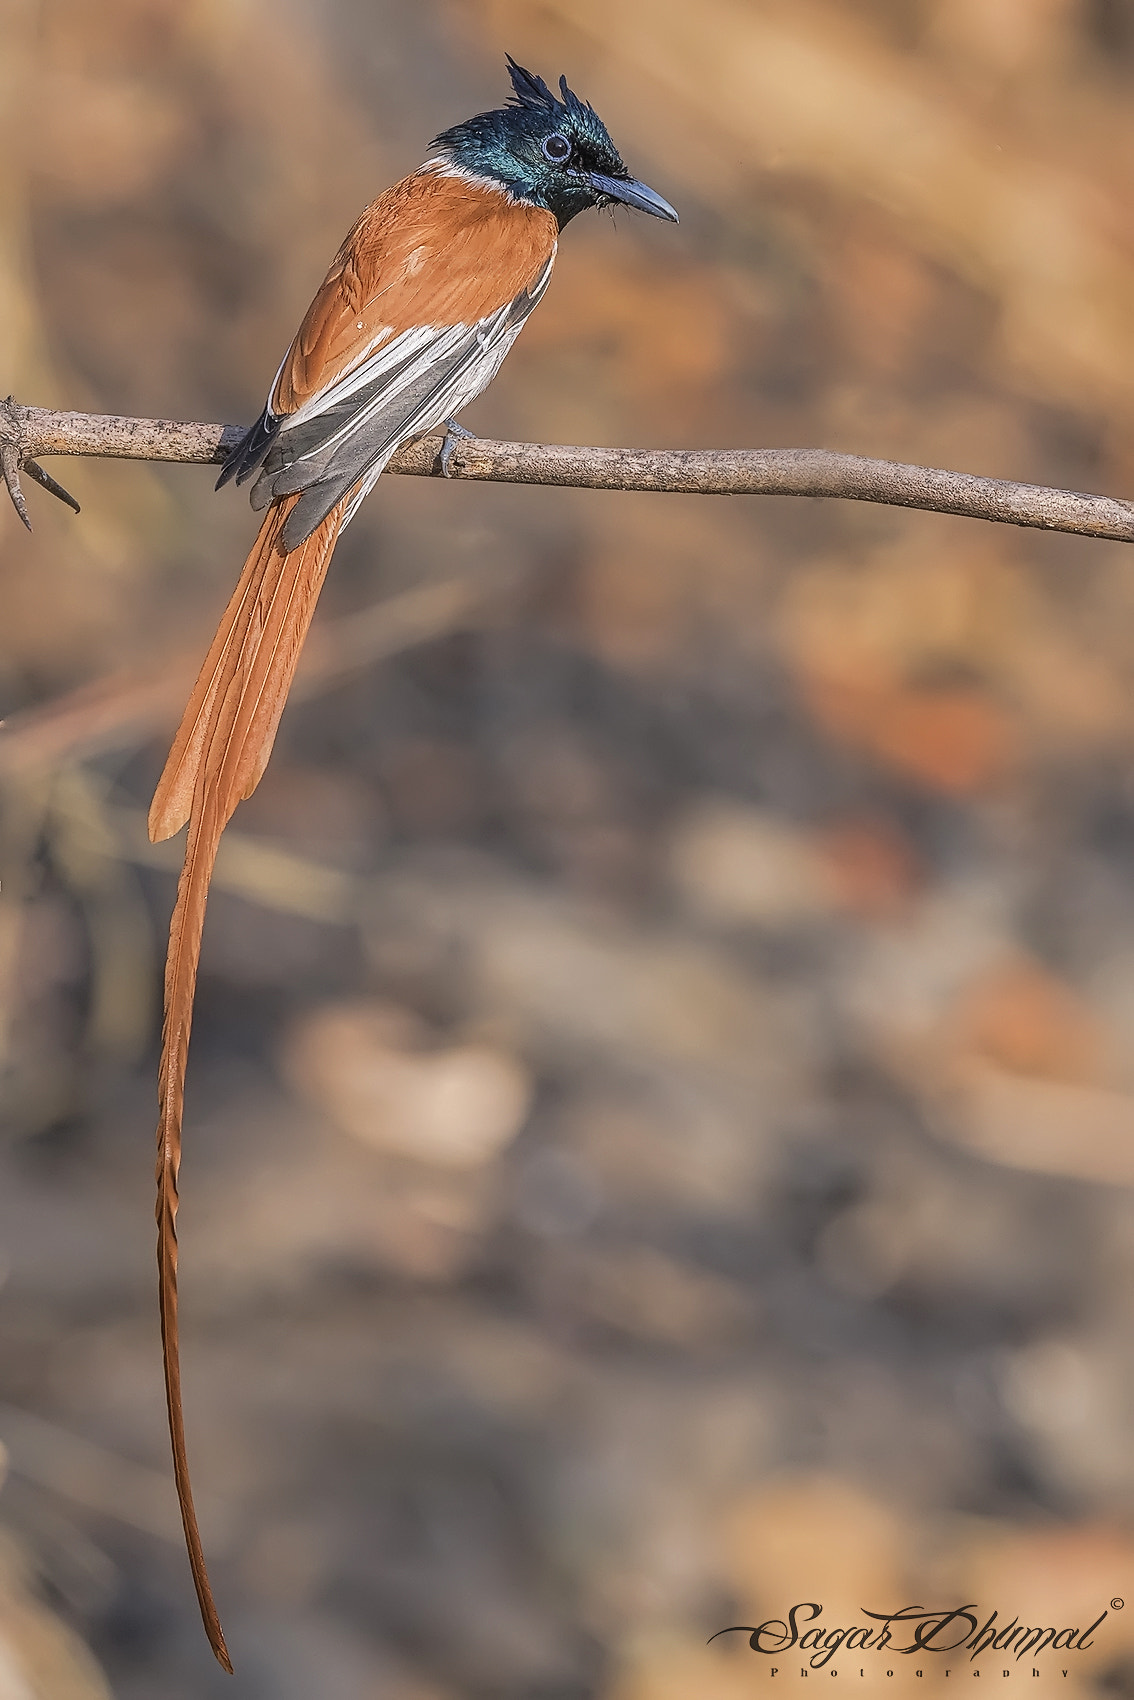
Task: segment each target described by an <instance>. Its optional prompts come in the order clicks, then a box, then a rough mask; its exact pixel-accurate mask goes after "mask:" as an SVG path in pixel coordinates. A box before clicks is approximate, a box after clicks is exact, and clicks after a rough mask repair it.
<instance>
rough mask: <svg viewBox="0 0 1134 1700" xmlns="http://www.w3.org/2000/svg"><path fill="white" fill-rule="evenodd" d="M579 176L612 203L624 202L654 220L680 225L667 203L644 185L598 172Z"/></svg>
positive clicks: (629, 179)
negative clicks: (666, 220)
mask: <svg viewBox="0 0 1134 1700" xmlns="http://www.w3.org/2000/svg"><path fill="white" fill-rule="evenodd" d="M580 175H582V176H584V177H585V178H586V180H587V182H588V183H589V184H590V186H591V188H592V189H593V190H594V191H595V193H596V194H598V195H606V196H608V197H609V198H610V199H611V200H612V201H624V202H625V203H626V205H627V206H628V207H637V209H638V211H639V212H644V213H652V214H653V216H654V217H655V218H668V219H669V220H670V221H671V222H672V223H673V224H679V223H680V220H679V218H678V216H677V214H676V213H675V212H674V210H673V208H672V207H671V206H670V204H669V202H668V201H663V200H662V198H661V196H660V195H658V194H655V192H654V190H653V189H647V187H646V185H645V184H644V183H635V182H634V180H633V178H627V177H603V176H602V174H601V173H600V172H598V171H585V172H582V173H581V174H580Z"/></svg>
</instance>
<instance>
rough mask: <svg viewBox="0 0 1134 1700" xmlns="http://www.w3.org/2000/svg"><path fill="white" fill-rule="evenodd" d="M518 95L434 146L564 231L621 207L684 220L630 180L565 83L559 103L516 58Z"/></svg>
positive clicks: (602, 130) (590, 110)
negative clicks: (588, 213)
mask: <svg viewBox="0 0 1134 1700" xmlns="http://www.w3.org/2000/svg"><path fill="white" fill-rule="evenodd" d="M508 74H509V76H510V77H511V79H512V88H513V90H514V91H515V92H514V94H513V96H512V99H511V100H510V101H509V103H508V105H507V106H505V107H502V108H501V109H500V111H498V112H481V113H479V114H478V116H477V117H476V118H469V119H467V120H466V121H465V123H463V124H454V126H453V128H452V129H451V130H445V131H444V132H443V133H442V134H441V135H440V136H437V137H436V138H435V139H434V143H433V145H434V147H435V148H438V149H439V150H440V155H441V157H442V158H444V159H445V160H446V161H448V162H450V163H451V164H453V165H455V166H459V167H460V168H461V169H462V170H464V171H468V172H470V173H471V174H472V175H473V176H476V177H486V178H488V179H490V180H491V181H492V182H495V183H499V184H500V186H501V188H503V189H506V190H507V191H508V193H509V194H511V195H514V196H515V198H516V199H517V200H519V201H529V202H531V203H532V204H534V205H535V206H537V207H546V208H547V210H548V211H549V212H551V213H554V215H555V217H556V219H557V220H558V221H559V227H560V229H562V228H563V226H564V225H565V224H566V223H567V221H568V219H571V218H574V216H575V214H576V213H581V212H585V210H586V209H587V207H605V206H610V205H611V204H612V203H613V202H615V201H621V202H623V203H624V204H625V205H626V206H628V207H637V208H638V209H639V210H640V211H641V212H648V213H653V215H654V217H655V218H668V219H672V220H673V222H674V224H676V223H677V214H676V213H675V212H674V210H673V208H672V207H671V206H670V204H669V202H668V201H663V200H662V198H661V196H660V195H657V194H655V193H654V191H653V190H652V189H647V187H646V185H645V184H644V183H638V182H636V181H635V180H634V178H633V177H631V175H630V173H629V172H628V171H627V169H626V167H625V166H624V165H623V163H622V158H621V155H620V154H619V152H618V149H617V148H616V147H615V145H614V143H613V142H612V141H611V139H610V136H609V134H608V133H607V128H606V125H605V124H604V123H603V121H602V119H601V118H600V117H599V115H598V113H597V112H596V111H595V109H594V107H593V106H590V105H588V104H587V102H586V101H582V100H580V99H579V97H578V95H577V94H573V93H572V91H571V90H570V89H569V88H568V87H567V79H566V77H560V79H559V92H560V94H561V95H562V97H563V98H562V99H561V100H556V98H555V96H554V95H553V94H552V92H551V90H550V89H549V88H548V86H547V84H546V83H545V82H544V81H543V78H542V77H535V76H533V75H532V73H531V72H530V71H525V70H523V68H522V67H521V66H519V65H517V64H516V61H515V60H514V59H513V58H512V57H511V56H510V55H509V58H508Z"/></svg>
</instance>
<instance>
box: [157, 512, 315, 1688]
mask: <svg viewBox="0 0 1134 1700" xmlns="http://www.w3.org/2000/svg"><path fill="white" fill-rule="evenodd" d="M297 499H298V498H295V497H291V498H285V499H284V500H283V501H281V502H279V503H277V504H275V505H273V507H272V508H271V510H270V511H269V513H268V514H267V516H266V518H265V520H264V523H263V525H262V526H261V527H260V531H259V534H258V535H257V538H256V541H255V543H254V544H253V546H252V552H251V554H250V555H249V556H248V559H247V561H246V562H245V563H244V571H243V572H242V573H241V575H240V580H239V583H238V584H237V586H236V589H235V591H234V592H233V595H232V599H231V601H230V602H229V605H228V607H227V608H226V610H225V613H224V618H223V619H222V620H221V623H220V626H219V628H218V631H217V635H216V637H215V638H214V639H213V643H212V647H211V649H210V650H209V653H208V655H207V656H206V658H205V664H204V666H203V667H202V669H201V672H200V676H199V677H198V679H197V683H196V685H195V686H194V687H193V694H192V696H191V697H190V699H189V705H188V707H187V708H186V710H185V714H184V717H183V718H182V721H181V725H180V727H179V729H178V732H177V736H176V738H175V739H174V742H173V748H172V749H171V751H170V753H169V760H168V761H167V762H166V764H165V771H164V772H163V773H162V776H161V779H160V780H159V782H158V787H157V790H156V791H155V793H154V800H153V803H152V805H151V808H150V819H149V826H150V837H151V838H152V839H154V840H155V841H156V840H158V839H161V838H168V837H170V836H171V834H173V833H175V832H177V831H178V830H179V829H180V828H181V827H182V826H184V824H185V822H186V821H188V822H189V836H188V841H187V843H186V846H185V862H184V865H183V867H182V870H181V879H180V881H179V883H178V887H177V902H176V904H175V906H174V910H173V919H172V921H171V922H170V927H169V952H168V955H167V956H166V962H165V1021H164V1025H163V1027H162V1036H161V1068H160V1072H159V1075H158V1104H159V1116H158V1128H157V1188H158V1195H157V1226H158V1244H157V1253H158V1291H159V1297H160V1303H161V1338H162V1354H163V1362H164V1366H165V1395H166V1403H167V1405H168V1407H169V1437H170V1440H171V1442H172V1445H173V1471H174V1476H175V1478H176V1482H177V1498H178V1502H179V1504H180V1506H181V1520H182V1522H183V1524H184V1526H185V1542H186V1546H187V1547H188V1550H189V1563H190V1566H191V1568H192V1571H193V1582H194V1584H195V1586H196V1589H197V1599H198V1601H199V1603H200V1607H201V1616H202V1618H203V1619H204V1624H205V1630H206V1633H207V1634H208V1637H209V1641H210V1643H211V1645H212V1649H213V1652H214V1653H215V1654H216V1656H217V1658H218V1659H219V1660H220V1663H221V1664H222V1665H223V1666H224V1668H225V1669H226V1670H227V1671H231V1670H232V1664H231V1662H230V1660H229V1656H228V1648H227V1647H226V1646H225V1641H224V1632H223V1630H222V1629H221V1625H220V1618H219V1617H218V1615H217V1608H216V1605H215V1603H214V1600H213V1593H212V1589H211V1587H210V1586H209V1576H208V1571H207V1569H206V1568H205V1556H204V1552H203V1550H202V1547H201V1536H200V1532H199V1530H198V1528H197V1515H196V1512H195V1511H194V1509H193V1492H192V1488H191V1486H190V1481H189V1461H188V1458H187V1456H186V1452H185V1423H184V1418H183V1416H182V1411H181V1364H180V1353H179V1348H178V1331H177V1172H178V1169H179V1167H180V1164H181V1116H182V1106H183V1102H184V1090H185V1064H186V1059H187V1056H188V1051H189V1032H190V1028H191V1026H192V1021H193V996H194V992H195V989H196V984H197V965H198V962H199V960H200V955H201V931H202V928H203V926H204V922H205V905H206V902H207V901H208V895H209V882H210V880H211V878H212V872H213V864H214V862H215V860H216V854H217V848H218V846H219V844H220V839H221V834H222V832H223V831H224V829H225V826H226V825H227V823H228V821H229V819H230V818H231V816H232V812H233V810H234V809H235V808H236V805H237V803H239V802H240V801H241V799H242V798H244V797H250V796H251V794H252V792H253V791H254V790H255V789H256V786H257V785H258V784H259V781H260V778H261V776H262V774H263V772H264V769H265V767H266V766H267V763H268V757H269V756H270V755H271V751H272V744H273V743H274V742H275V736H276V728H277V727H278V725H279V720H280V715H281V714H282V713H283V707H284V703H285V702H286V701H287V696H288V692H289V690H290V689H291V682H292V678H293V677H294V674H295V668H296V663H297V662H298V660H299V652H300V650H301V649H302V647H303V640H304V638H305V637H306V635H307V628H308V626H309V625H310V623H311V616H312V614H313V613H314V611H315V603H316V601H317V600H318V597H319V591H320V589H321V588H322V584H323V579H324V577H325V576H326V572H327V564H328V562H329V561H330V558H331V553H332V551H333V549H334V547H335V540H336V538H337V536H338V533H339V528H340V526H341V524H342V517H343V511H344V508H345V506H346V503H345V501H344V502H342V503H340V504H339V506H338V507H336V508H334V509H333V510H332V511H331V513H329V514H328V515H327V518H326V519H325V520H324V521H323V523H322V525H320V526H319V528H318V530H317V531H315V532H313V533H312V535H311V536H310V537H309V538H308V539H307V541H306V542H305V543H303V544H301V545H300V547H299V548H298V549H294V550H292V551H291V552H290V553H286V552H285V551H284V550H283V545H282V541H281V532H282V531H283V527H284V522H285V521H286V519H287V516H288V514H289V513H290V511H291V509H292V507H293V506H294V504H295V501H296V500H297Z"/></svg>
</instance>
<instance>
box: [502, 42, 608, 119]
mask: <svg viewBox="0 0 1134 1700" xmlns="http://www.w3.org/2000/svg"><path fill="white" fill-rule="evenodd" d="M504 57H505V58H506V59H507V61H508V75H509V77H510V78H511V80H512V88H513V91H514V92H513V94H512V96H511V97H510V99H509V102H508V104H509V105H510V106H528V107H532V108H534V109H535V110H536V111H537V112H546V113H549V114H550V115H552V116H554V114H555V113H556V112H580V113H581V112H591V111H593V110H594V109H593V107H591V106H589V105H587V104H585V103H584V102H583V101H581V100H580V99H579V97H578V95H577V94H575V93H574V91H573V90H571V89H569V88H568V87H567V78H566V77H560V79H559V92H560V94H561V95H562V96H563V99H562V101H558V100H556V98H555V96H554V95H553V94H552V92H551V90H550V89H549V88H548V86H547V84H546V83H545V82H544V80H543V78H542V77H537V76H536V75H535V73H534V72H533V71H525V70H524V67H523V66H522V65H517V63H516V61H515V60H514V59H513V58H512V55H511V54H510V53H506V54H505V55H504Z"/></svg>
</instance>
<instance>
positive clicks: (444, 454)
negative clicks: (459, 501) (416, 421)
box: [437, 419, 476, 478]
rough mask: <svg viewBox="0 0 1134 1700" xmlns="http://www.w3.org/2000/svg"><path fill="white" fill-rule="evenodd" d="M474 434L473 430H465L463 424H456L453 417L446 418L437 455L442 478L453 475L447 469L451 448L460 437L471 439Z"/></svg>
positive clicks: (453, 447) (454, 446)
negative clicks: (439, 450) (443, 435)
mask: <svg viewBox="0 0 1134 1700" xmlns="http://www.w3.org/2000/svg"><path fill="white" fill-rule="evenodd" d="M475 436H476V432H475V431H466V430H465V428H464V426H463V425H458V424H457V421H456V420H455V419H446V421H445V438H444V441H443V442H442V444H441V453H440V454H439V455H438V457H437V458H438V461H439V462H440V465H441V476H442V478H452V476H453V474H452V473H451V472H450V471H449V461H450V459H451V457H452V454H453V450H454V449H455V448H456V446H457V444H458V443H459V442H460V441H461V439H462V437H467V438H470V439H471V438H474V437H475Z"/></svg>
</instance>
